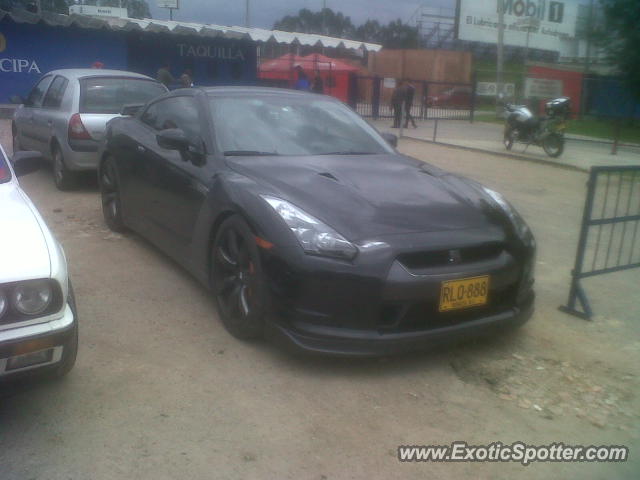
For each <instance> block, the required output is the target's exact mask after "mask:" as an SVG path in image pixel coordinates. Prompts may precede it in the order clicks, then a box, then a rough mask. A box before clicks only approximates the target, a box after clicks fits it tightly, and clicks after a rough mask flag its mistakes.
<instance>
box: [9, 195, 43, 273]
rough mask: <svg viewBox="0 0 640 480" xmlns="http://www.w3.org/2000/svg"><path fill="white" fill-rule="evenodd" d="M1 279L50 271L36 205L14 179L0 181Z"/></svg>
mask: <svg viewBox="0 0 640 480" xmlns="http://www.w3.org/2000/svg"><path fill="white" fill-rule="evenodd" d="M0 256H1V257H2V268H0V283H6V282H13V281H17V280H25V279H32V278H48V277H49V276H50V275H51V262H50V259H49V249H48V246H47V241H46V239H45V236H44V233H43V232H42V229H41V227H40V223H39V221H38V217H37V215H36V213H35V207H34V206H33V205H32V204H31V202H30V201H29V199H28V198H27V197H26V195H24V193H23V192H22V191H21V190H20V188H19V187H18V186H17V185H16V184H15V183H7V184H4V185H0Z"/></svg>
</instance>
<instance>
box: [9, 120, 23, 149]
mask: <svg viewBox="0 0 640 480" xmlns="http://www.w3.org/2000/svg"><path fill="white" fill-rule="evenodd" d="M11 133H12V137H11V140H12V145H11V148H12V149H13V153H16V152H20V151H21V150H22V147H21V146H20V137H19V136H18V129H17V128H16V126H15V124H12V125H11Z"/></svg>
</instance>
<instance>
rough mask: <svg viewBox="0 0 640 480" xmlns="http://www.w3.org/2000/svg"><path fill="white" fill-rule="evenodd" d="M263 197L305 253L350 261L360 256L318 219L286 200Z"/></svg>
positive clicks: (348, 243) (355, 249) (351, 245)
mask: <svg viewBox="0 0 640 480" xmlns="http://www.w3.org/2000/svg"><path fill="white" fill-rule="evenodd" d="M261 196H262V198H263V199H264V200H265V201H266V202H267V203H268V204H269V205H271V207H272V208H273V209H274V210H275V211H276V212H277V213H278V215H280V217H281V218H282V219H283V220H284V222H285V223H286V224H287V226H288V227H289V228H290V229H291V231H292V232H293V234H294V235H295V236H296V238H297V239H298V241H299V242H300V245H301V246H302V249H303V250H304V251H305V252H307V253H312V254H316V255H323V256H327V257H336V258H344V259H348V260H350V259H352V258H354V257H355V256H356V255H357V254H358V249H357V248H356V246H355V245H353V244H352V243H351V242H349V241H348V240H346V239H345V238H344V237H343V236H342V235H340V234H339V233H338V232H336V231H335V230H334V229H332V228H331V227H329V226H328V225H325V224H324V223H322V222H321V221H320V220H318V219H317V218H314V217H312V216H311V215H309V214H307V213H306V212H304V211H303V210H301V209H299V208H298V207H296V206H295V205H292V204H291V203H289V202H287V201H285V200H281V199H279V198H276V197H270V196H267V195H261Z"/></svg>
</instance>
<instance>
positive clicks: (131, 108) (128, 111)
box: [120, 103, 144, 117]
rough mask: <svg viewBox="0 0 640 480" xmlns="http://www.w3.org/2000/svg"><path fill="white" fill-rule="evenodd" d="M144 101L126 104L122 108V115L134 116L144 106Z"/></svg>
mask: <svg viewBox="0 0 640 480" xmlns="http://www.w3.org/2000/svg"><path fill="white" fill-rule="evenodd" d="M143 106H144V105H143V104H142V103H130V104H128V105H124V106H123V107H122V110H120V115H127V116H129V117H132V116H134V115H135V114H136V113H138V111H139V110H140V109H141V108H142V107H143Z"/></svg>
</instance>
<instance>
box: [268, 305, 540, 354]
mask: <svg viewBox="0 0 640 480" xmlns="http://www.w3.org/2000/svg"><path fill="white" fill-rule="evenodd" d="M533 298H534V296H533V295H531V298H530V300H529V301H528V302H527V303H525V304H524V305H522V306H521V307H513V308H511V309H509V310H506V311H504V312H501V313H497V314H495V315H489V316H480V317H478V318H476V319H474V320H470V321H467V322H463V323H457V324H452V325H450V326H443V327H440V328H435V329H431V330H421V331H412V332H402V333H383V332H380V331H376V330H354V329H341V328H340V329H338V328H331V327H325V326H319V325H313V324H300V323H299V324H296V325H294V326H287V325H284V324H281V323H276V322H269V323H268V324H267V335H268V336H269V337H270V338H271V339H273V340H274V341H275V342H276V343H278V344H280V345H282V346H283V347H285V348H287V349H289V350H292V351H295V352H304V353H316V354H324V355H336V356H362V357H372V356H373V357H375V356H382V355H391V354H398V353H409V352H414V351H419V350H428V349H429V348H435V347H438V346H442V345H447V344H450V343H454V342H456V341H463V340H465V339H470V338H480V337H487V336H491V335H498V334H500V333H502V332H504V331H506V330H507V329H510V328H515V327H518V326H520V325H522V324H524V323H525V322H526V321H527V320H529V318H531V315H532V314H533V311H534V308H533V303H534V302H533Z"/></svg>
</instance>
